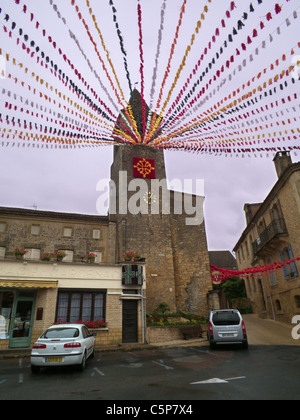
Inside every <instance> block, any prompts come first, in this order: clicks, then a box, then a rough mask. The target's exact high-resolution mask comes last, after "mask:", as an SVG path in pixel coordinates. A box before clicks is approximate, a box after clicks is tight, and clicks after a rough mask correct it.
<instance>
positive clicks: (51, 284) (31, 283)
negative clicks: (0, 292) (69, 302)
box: [0, 280, 57, 289]
mask: <svg viewBox="0 0 300 420" xmlns="http://www.w3.org/2000/svg"><path fill="white" fill-rule="evenodd" d="M1 287H9V288H14V289H19V288H23V287H26V288H30V289H51V288H56V287H57V281H51V280H45V281H43V280H37V281H35V280H0V288H1Z"/></svg>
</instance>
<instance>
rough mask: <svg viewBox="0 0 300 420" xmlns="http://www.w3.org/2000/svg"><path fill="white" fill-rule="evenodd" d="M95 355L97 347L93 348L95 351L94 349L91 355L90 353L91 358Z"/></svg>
mask: <svg viewBox="0 0 300 420" xmlns="http://www.w3.org/2000/svg"><path fill="white" fill-rule="evenodd" d="M94 357H95V347H94V348H93V351H92V353H91V355H90V358H91V359H93V358H94Z"/></svg>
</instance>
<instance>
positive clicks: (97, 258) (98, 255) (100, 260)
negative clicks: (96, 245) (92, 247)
mask: <svg viewBox="0 0 300 420" xmlns="http://www.w3.org/2000/svg"><path fill="white" fill-rule="evenodd" d="M90 252H91V253H92V254H95V255H97V257H96V258H95V263H101V262H102V252H101V251H90Z"/></svg>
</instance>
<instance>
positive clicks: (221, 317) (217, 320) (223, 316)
mask: <svg viewBox="0 0 300 420" xmlns="http://www.w3.org/2000/svg"><path fill="white" fill-rule="evenodd" d="M212 319H213V324H214V325H239V323H240V317H239V315H238V314H237V313H236V312H216V313H215V314H213V318H212Z"/></svg>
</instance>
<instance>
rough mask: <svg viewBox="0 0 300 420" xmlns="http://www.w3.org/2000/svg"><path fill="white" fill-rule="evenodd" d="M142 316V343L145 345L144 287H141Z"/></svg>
mask: <svg viewBox="0 0 300 420" xmlns="http://www.w3.org/2000/svg"><path fill="white" fill-rule="evenodd" d="M141 305H142V307H141V316H142V343H143V344H144V343H145V319H144V295H143V285H141Z"/></svg>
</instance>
